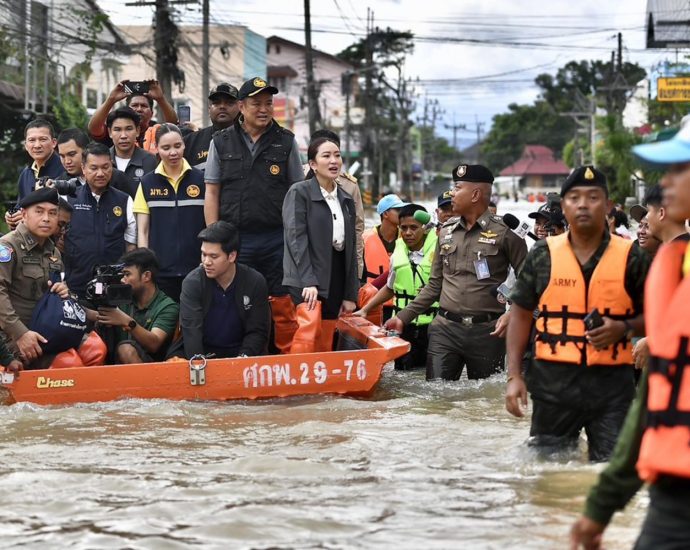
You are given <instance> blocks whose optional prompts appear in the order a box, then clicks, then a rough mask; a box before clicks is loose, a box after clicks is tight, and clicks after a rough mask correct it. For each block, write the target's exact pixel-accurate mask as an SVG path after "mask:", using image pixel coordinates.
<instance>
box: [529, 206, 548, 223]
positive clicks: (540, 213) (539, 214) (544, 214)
mask: <svg viewBox="0 0 690 550" xmlns="http://www.w3.org/2000/svg"><path fill="white" fill-rule="evenodd" d="M527 217H528V218H532V219H533V220H536V219H537V218H544V219H545V220H550V219H551V209H550V208H549V205H548V204H542V205H541V206H540V207H539V209H538V210H537V211H536V212H530V213H529V214H528V215H527Z"/></svg>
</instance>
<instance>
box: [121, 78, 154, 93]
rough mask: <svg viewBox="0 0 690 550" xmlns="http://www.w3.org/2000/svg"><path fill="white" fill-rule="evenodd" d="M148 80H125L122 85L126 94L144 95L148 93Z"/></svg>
mask: <svg viewBox="0 0 690 550" xmlns="http://www.w3.org/2000/svg"><path fill="white" fill-rule="evenodd" d="M150 84H151V83H150V82H149V81H148V80H127V81H126V82H125V83H124V86H125V93H126V94H130V95H131V94H146V93H148V91H149V85H150Z"/></svg>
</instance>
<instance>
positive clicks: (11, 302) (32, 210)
mask: <svg viewBox="0 0 690 550" xmlns="http://www.w3.org/2000/svg"><path fill="white" fill-rule="evenodd" d="M58 202H59V196H58V193H57V191H56V190H55V189H50V188H42V189H38V190H36V191H33V192H32V193H29V194H28V195H27V196H25V197H24V198H23V199H22V200H21V201H20V203H19V206H20V207H21V212H22V221H23V223H20V224H19V225H18V226H17V229H15V230H14V231H12V232H10V233H9V234H7V235H5V236H3V237H2V238H0V329H2V331H3V332H4V333H5V335H6V336H7V337H8V338H9V341H10V348H11V350H12V351H13V352H14V353H15V354H16V355H17V356H18V357H20V358H21V359H22V361H23V363H24V365H25V366H28V365H29V364H30V363H33V364H32V365H31V366H32V367H34V368H40V367H47V364H43V363H44V362H43V361H39V362H35V361H36V359H38V358H39V357H40V356H41V355H43V350H42V348H41V343H45V342H46V341H47V340H46V339H45V338H44V337H43V336H42V335H41V334H38V333H37V332H34V331H32V330H29V328H28V326H29V324H30V322H31V314H32V313H33V310H34V307H36V304H37V303H38V301H39V300H40V298H41V296H42V295H43V293H44V292H45V291H46V290H47V289H48V288H50V289H51V291H52V292H56V293H57V294H59V295H60V297H62V298H68V297H69V290H68V289H67V285H65V283H55V284H52V282H51V280H50V278H51V276H52V275H53V274H54V273H56V272H57V273H58V274H59V273H60V272H62V270H63V266H62V258H61V257H60V251H59V250H58V249H57V248H56V247H55V244H54V243H53V241H52V240H51V239H50V237H51V235H53V234H54V233H55V232H56V230H57V225H58Z"/></svg>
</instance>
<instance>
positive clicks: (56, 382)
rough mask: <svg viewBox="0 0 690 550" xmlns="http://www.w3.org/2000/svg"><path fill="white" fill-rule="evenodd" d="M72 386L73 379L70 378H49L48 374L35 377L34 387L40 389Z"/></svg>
mask: <svg viewBox="0 0 690 550" xmlns="http://www.w3.org/2000/svg"><path fill="white" fill-rule="evenodd" d="M73 386H74V380H72V379H71V378H70V379H66V378H63V379H60V378H57V379H55V378H50V377H48V376H39V377H38V378H37V379H36V387H37V388H38V389H40V390H45V389H50V388H71V387H73Z"/></svg>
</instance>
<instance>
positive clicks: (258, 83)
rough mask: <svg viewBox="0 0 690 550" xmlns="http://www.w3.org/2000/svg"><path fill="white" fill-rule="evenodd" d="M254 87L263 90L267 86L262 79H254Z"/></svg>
mask: <svg viewBox="0 0 690 550" xmlns="http://www.w3.org/2000/svg"><path fill="white" fill-rule="evenodd" d="M254 86H256V87H257V88H265V87H266V86H267V84H266V81H265V80H264V79H263V78H255V79H254Z"/></svg>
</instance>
